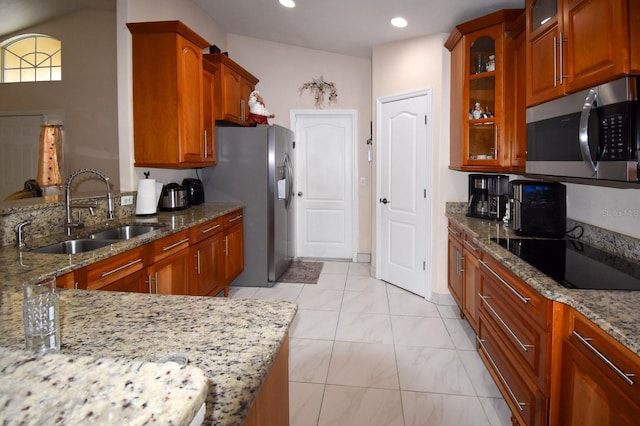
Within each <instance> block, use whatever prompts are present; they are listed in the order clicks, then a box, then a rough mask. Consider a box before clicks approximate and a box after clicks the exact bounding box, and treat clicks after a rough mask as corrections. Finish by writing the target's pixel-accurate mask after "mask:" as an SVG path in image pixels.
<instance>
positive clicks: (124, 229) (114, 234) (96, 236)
mask: <svg viewBox="0 0 640 426" xmlns="http://www.w3.org/2000/svg"><path fill="white" fill-rule="evenodd" d="M158 228H161V226H159V225H125V226H120V227H118V228H111V229H107V230H104V231H100V232H95V233H93V234H91V235H89V238H91V239H93V240H128V239H130V238H133V237H137V236H139V235H144V234H147V233H149V232H153V231H155V230H156V229H158Z"/></svg>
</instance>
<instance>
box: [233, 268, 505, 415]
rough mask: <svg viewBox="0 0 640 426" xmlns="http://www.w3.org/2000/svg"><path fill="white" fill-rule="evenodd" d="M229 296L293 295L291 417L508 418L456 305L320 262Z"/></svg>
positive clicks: (238, 289) (235, 289) (362, 271)
mask: <svg viewBox="0 0 640 426" xmlns="http://www.w3.org/2000/svg"><path fill="white" fill-rule="evenodd" d="M230 297H234V298H239V297H242V298H257V299H281V300H290V301H295V302H296V303H298V314H297V316H296V319H295V320H294V322H293V324H292V326H291V329H290V359H289V380H290V389H289V392H290V402H289V403H290V410H291V412H290V420H291V425H292V426H306V425H331V426H342V425H344V426H359V425H363V426H365V425H366V426H375V425H381V426H383V425H384V426H391V425H428V426H454V425H465V426H467V425H473V426H481V425H490V426H498V425H510V424H511V422H510V413H509V410H508V408H507V405H506V403H505V402H504V399H503V398H502V397H501V395H500V393H499V391H498V389H497V387H496V386H495V384H494V383H493V380H492V379H491V376H490V375H489V373H488V372H487V370H486V368H485V367H484V364H483V363H482V361H481V360H480V357H479V356H478V354H477V352H476V350H475V344H474V333H473V330H472V329H471V328H470V327H469V325H468V324H467V323H466V321H464V320H461V319H460V318H459V316H458V309H457V307H454V306H444V305H436V304H433V303H431V302H427V301H426V300H424V299H422V298H420V297H419V296H416V295H413V294H411V293H408V292H406V291H404V290H402V289H400V288H398V287H395V286H392V285H390V284H386V283H384V282H383V281H379V280H376V279H374V278H372V277H370V276H369V264H368V263H367V264H365V263H349V262H325V264H324V267H323V270H322V273H321V275H320V280H319V282H318V283H317V284H313V285H309V284H288V283H277V284H276V285H274V286H273V288H255V287H232V288H231V290H230Z"/></svg>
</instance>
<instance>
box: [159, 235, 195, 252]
mask: <svg viewBox="0 0 640 426" xmlns="http://www.w3.org/2000/svg"><path fill="white" fill-rule="evenodd" d="M186 242H189V238H185V239H184V240H180V241H178V242H177V243H173V244H171V245H169V246H165V247H162V251H167V250H171V249H172V248H174V247H178V246H179V245H180V244H183V243H186Z"/></svg>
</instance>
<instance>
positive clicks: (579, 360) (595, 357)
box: [549, 306, 640, 426]
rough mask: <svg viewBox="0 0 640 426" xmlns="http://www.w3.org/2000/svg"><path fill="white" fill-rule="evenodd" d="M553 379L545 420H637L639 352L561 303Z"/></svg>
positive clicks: (566, 424)
mask: <svg viewBox="0 0 640 426" xmlns="http://www.w3.org/2000/svg"><path fill="white" fill-rule="evenodd" d="M565 309H566V313H567V314H566V318H565V321H564V327H563V329H564V330H563V331H562V343H561V345H562V355H561V357H562V362H561V364H560V365H561V368H560V369H559V370H558V371H557V380H558V382H559V385H558V387H557V393H556V395H555V397H554V398H553V399H552V417H551V419H550V422H549V424H550V425H558V426H560V425H562V426H572V425H576V426H577V425H580V426H596V425H597V426H614V425H616V426H619V425H637V424H638V422H639V421H640V383H638V380H639V379H640V357H638V356H637V355H636V354H634V353H632V352H631V351H629V350H628V349H627V348H625V347H624V346H622V345H621V344H620V343H618V342H617V341H615V340H614V339H613V338H611V337H610V336H609V335H608V334H606V333H605V332H604V331H603V330H601V329H600V328H598V327H597V326H596V325H595V324H593V323H592V322H591V321H589V320H588V319H586V318H585V317H584V316H582V315H581V314H579V313H577V312H576V311H575V310H574V309H573V308H570V307H568V306H565Z"/></svg>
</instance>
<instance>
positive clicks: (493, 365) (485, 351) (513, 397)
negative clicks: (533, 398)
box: [476, 337, 529, 411]
mask: <svg viewBox="0 0 640 426" xmlns="http://www.w3.org/2000/svg"><path fill="white" fill-rule="evenodd" d="M476 340H478V343H479V344H480V346H481V347H482V350H483V351H484V354H485V355H486V356H487V359H488V360H489V362H490V363H491V366H492V367H493V370H494V371H495V372H496V374H497V375H498V377H499V378H500V381H501V382H502V384H503V385H504V387H505V389H506V390H507V392H508V393H509V396H510V397H511V400H512V401H513V402H514V403H515V404H516V407H518V410H520V411H522V409H523V407H526V406H527V405H529V404H526V403H524V402H520V401H518V398H516V396H515V394H514V393H513V391H512V390H511V387H510V386H509V384H508V383H507V381H506V380H505V378H504V376H503V375H502V373H501V372H500V370H499V369H498V366H497V365H496V363H495V362H494V361H493V358H491V355H489V352H488V351H487V348H486V347H485V346H484V342H486V341H487V340H486V339H484V340H482V339H480V337H476Z"/></svg>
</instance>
